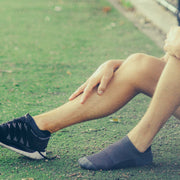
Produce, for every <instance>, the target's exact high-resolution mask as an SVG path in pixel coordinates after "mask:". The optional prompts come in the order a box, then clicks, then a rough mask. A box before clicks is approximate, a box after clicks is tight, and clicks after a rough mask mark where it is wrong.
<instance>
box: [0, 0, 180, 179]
mask: <svg viewBox="0 0 180 180" xmlns="http://www.w3.org/2000/svg"><path fill="white" fill-rule="evenodd" d="M107 6H110V4H109V3H108V2H107V1H106V0H99V1H95V0H88V1H83V0H68V1H63V0H36V1H23V0H19V1H13V0H1V2H0V12H1V17H0V27H1V31H0V39H1V43H0V49H1V51H0V64H1V65H0V82H1V83H0V95H1V96H0V112H1V113H0V122H1V123H2V122H6V121H8V120H10V119H13V118H14V117H19V116H22V115H24V114H25V113H27V112H30V114H31V115H36V114H39V113H42V112H45V111H48V110H51V109H53V108H55V107H57V106H60V105H62V104H63V103H65V102H66V101H67V99H68V97H69V95H70V94H71V93H72V92H73V91H74V90H75V89H76V88H77V87H78V86H79V85H80V84H81V83H82V82H84V81H85V80H86V79H87V78H88V77H89V76H90V75H91V74H92V72H93V71H94V70H95V69H96V68H97V67H98V66H99V65H100V64H101V63H103V62H104V61H105V60H108V59H112V58H123V59H124V58H126V57H127V56H128V55H129V54H132V53H135V52H143V53H148V54H152V55H155V56H161V55H162V51H161V50H160V49H159V48H158V47H157V46H156V45H155V44H154V43H153V42H152V41H151V40H150V39H149V38H148V37H146V36H145V35H144V34H142V33H141V32H139V31H138V29H137V28H136V27H135V26H134V25H133V24H132V23H130V22H129V21H128V20H127V19H125V18H124V17H123V16H122V15H121V14H119V13H118V12H117V11H116V10H115V9H114V8H113V7H111V11H109V12H108V13H104V12H103V11H102V9H103V7H107ZM148 103H149V98H147V97H145V96H143V95H142V96H138V97H136V98H135V99H134V100H133V101H132V102H131V103H129V104H128V105H127V106H126V107H125V108H124V109H122V110H121V111H118V112H117V113H115V114H113V115H112V116H113V117H115V118H118V119H119V120H120V123H111V122H110V121H109V120H110V118H111V117H106V118H103V119H101V120H94V121H90V122H86V123H83V124H78V125H75V126H72V127H68V128H66V129H64V130H61V131H59V132H57V133H56V134H53V136H52V139H51V141H50V143H49V146H48V151H51V152H52V153H53V154H57V155H59V156H60V159H55V160H53V161H44V160H42V161H33V160H29V159H27V158H25V157H22V156H20V155H18V154H16V153H13V152H11V151H9V150H7V149H4V148H0V157H1V158H0V179H3V180H4V179H5V180H6V179H13V180H16V179H17V180H19V179H23V178H26V179H28V178H34V179H43V180H46V179H48V180H49V179H52V180H54V179H62V180H63V179H65V180H66V179H91V180H93V179H95V180H101V179H103V180H104V179H108V180H109V179H113V180H118V179H136V180H137V179H148V180H149V179H153V180H154V179H176V180H177V179H178V178H179V177H180V171H179V169H180V168H179V167H180V164H179V160H180V159H179V157H180V155H179V150H180V144H179V133H178V131H179V122H178V121H177V120H176V119H173V118H172V119H171V120H170V121H169V122H168V123H167V124H166V126H165V127H164V128H163V129H162V130H161V132H160V133H159V134H158V136H157V137H156V139H155V142H154V145H153V152H154V162H155V163H154V164H153V165H152V166H150V167H143V168H132V169H125V170H115V171H106V172H101V171H97V172H93V171H85V170H82V169H80V168H79V166H78V164H77V160H78V159H79V158H80V157H82V156H84V155H88V154H91V153H93V152H98V151H99V150H101V149H102V148H104V147H106V146H108V145H109V144H111V143H112V142H115V141H116V140H118V139H120V138H121V137H123V136H124V135H126V134H127V132H128V131H129V130H130V129H131V128H133V127H134V126H135V124H136V123H137V122H138V121H139V119H140V118H141V117H142V115H143V114H144V112H145V110H146V108H147V106H148Z"/></svg>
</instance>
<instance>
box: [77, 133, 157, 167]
mask: <svg viewBox="0 0 180 180" xmlns="http://www.w3.org/2000/svg"><path fill="white" fill-rule="evenodd" d="M152 159H153V156H152V152H151V147H149V148H148V149H147V150H146V151H145V152H144V153H141V152H139V151H138V150H137V149H136V148H135V146H134V145H133V144H132V142H131V141H130V140H129V138H128V136H125V137H124V138H123V139H121V140H120V141H118V142H116V143H114V144H112V145H110V146H109V147H107V148H106V149H104V150H103V151H101V152H99V153H96V154H93V155H91V156H87V157H83V158H81V159H79V161H78V162H79V165H80V166H81V167H82V168H84V169H89V170H100V169H102V170H112V169H119V168H128V167H136V166H144V165H148V164H151V163H152Z"/></svg>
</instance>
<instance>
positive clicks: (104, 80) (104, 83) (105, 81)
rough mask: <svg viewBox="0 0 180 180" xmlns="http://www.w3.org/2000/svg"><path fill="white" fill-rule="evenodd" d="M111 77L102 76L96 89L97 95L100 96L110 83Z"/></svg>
mask: <svg viewBox="0 0 180 180" xmlns="http://www.w3.org/2000/svg"><path fill="white" fill-rule="evenodd" d="M110 79H111V77H110V76H104V77H103V78H102V80H101V82H100V84H99V87H98V91H97V93H98V94H99V95H102V94H103V93H104V91H105V89H106V87H107V85H108V83H109V81H110Z"/></svg>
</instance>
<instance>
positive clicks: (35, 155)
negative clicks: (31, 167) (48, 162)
mask: <svg viewBox="0 0 180 180" xmlns="http://www.w3.org/2000/svg"><path fill="white" fill-rule="evenodd" d="M0 146H3V147H5V148H7V149H10V150H12V151H15V152H17V153H19V154H21V155H23V156H26V157H29V158H31V159H44V157H43V156H46V152H41V154H42V155H43V156H41V154H40V153H39V152H38V151H35V152H33V153H30V152H25V151H22V150H19V149H16V148H14V147H11V146H8V145H6V144H3V143H1V142H0Z"/></svg>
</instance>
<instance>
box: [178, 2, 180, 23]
mask: <svg viewBox="0 0 180 180" xmlns="http://www.w3.org/2000/svg"><path fill="white" fill-rule="evenodd" d="M177 20H178V25H179V26H180V0H178V12H177Z"/></svg>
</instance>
